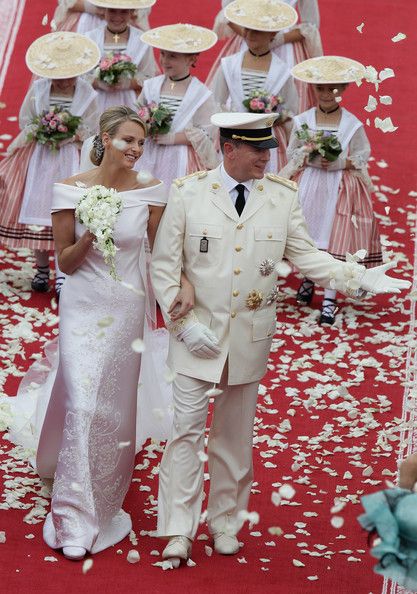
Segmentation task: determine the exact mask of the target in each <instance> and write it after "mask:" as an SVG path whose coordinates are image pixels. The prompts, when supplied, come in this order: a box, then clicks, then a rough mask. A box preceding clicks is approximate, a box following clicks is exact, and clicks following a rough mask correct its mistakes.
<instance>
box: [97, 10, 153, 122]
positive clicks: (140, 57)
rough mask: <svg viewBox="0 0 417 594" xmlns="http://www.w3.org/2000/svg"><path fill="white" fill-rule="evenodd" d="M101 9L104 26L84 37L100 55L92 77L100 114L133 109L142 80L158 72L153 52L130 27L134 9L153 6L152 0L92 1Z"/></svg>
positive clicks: (139, 32) (139, 34) (137, 30)
mask: <svg viewBox="0 0 417 594" xmlns="http://www.w3.org/2000/svg"><path fill="white" fill-rule="evenodd" d="M92 3H93V4H95V5H97V6H100V7H102V8H103V9H104V23H103V24H101V25H100V26H99V27H97V28H96V29H93V30H91V31H87V33H86V35H87V37H89V38H90V39H92V40H94V41H95V42H96V43H97V45H98V46H99V48H100V51H101V57H102V59H101V62H100V65H99V68H98V69H96V70H95V71H94V72H92V73H91V82H92V84H93V87H94V88H96V89H97V91H98V101H99V107H100V110H101V111H102V110H104V109H106V108H107V107H110V106H112V105H127V106H128V107H130V108H131V109H135V105H136V100H137V95H138V93H140V91H141V89H142V86H143V82H144V80H145V79H147V78H149V77H152V76H155V74H156V73H157V72H158V67H157V65H156V62H155V59H154V56H153V52H152V49H151V48H150V47H149V45H147V44H146V43H143V42H142V41H141V34H142V31H141V30H140V29H138V28H137V27H133V26H132V25H131V24H129V23H130V22H131V20H132V16H133V13H134V9H135V8H136V9H138V8H141V7H142V8H144V7H146V6H151V5H152V4H154V1H153V0H92Z"/></svg>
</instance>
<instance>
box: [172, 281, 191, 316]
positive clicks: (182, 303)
mask: <svg viewBox="0 0 417 594" xmlns="http://www.w3.org/2000/svg"><path fill="white" fill-rule="evenodd" d="M184 280H185V279H183V280H182V281H181V282H182V286H181V289H180V290H179V291H178V293H177V295H176V297H175V299H174V301H173V302H172V303H171V306H170V308H169V310H168V314H169V315H170V317H171V321H172V322H175V321H176V320H180V319H181V318H183V317H184V316H186V315H187V313H188V312H189V311H191V310H192V309H193V308H194V287H193V285H192V284H191V283H190V282H188V281H185V282H184Z"/></svg>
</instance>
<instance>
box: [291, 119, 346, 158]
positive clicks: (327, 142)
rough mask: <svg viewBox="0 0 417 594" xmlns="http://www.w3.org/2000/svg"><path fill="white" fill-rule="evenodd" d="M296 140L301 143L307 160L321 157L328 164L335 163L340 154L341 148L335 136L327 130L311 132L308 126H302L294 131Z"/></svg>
mask: <svg viewBox="0 0 417 594" xmlns="http://www.w3.org/2000/svg"><path fill="white" fill-rule="evenodd" d="M296 134H297V138H298V140H301V141H303V143H304V144H303V149H304V150H305V152H306V153H307V155H308V160H309V161H310V162H311V161H314V159H316V158H317V157H323V159H326V161H329V163H332V162H333V161H336V159H337V158H338V156H339V155H340V153H341V152H342V146H341V144H340V142H339V139H338V138H337V136H336V134H333V133H332V132H329V130H317V131H316V132H311V130H309V128H308V124H302V125H301V129H300V130H297V131H296Z"/></svg>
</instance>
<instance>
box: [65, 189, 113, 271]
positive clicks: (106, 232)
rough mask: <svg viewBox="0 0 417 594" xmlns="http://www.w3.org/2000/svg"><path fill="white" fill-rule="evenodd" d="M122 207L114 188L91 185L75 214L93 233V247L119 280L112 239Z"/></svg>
mask: <svg viewBox="0 0 417 594" xmlns="http://www.w3.org/2000/svg"><path fill="white" fill-rule="evenodd" d="M122 209H123V204H122V199H121V197H120V194H119V193H118V192H117V191H116V190H115V189H114V188H105V187H104V186H100V185H97V186H92V187H91V188H88V190H87V192H86V193H85V194H84V195H83V196H82V197H81V199H80V200H79V202H78V204H77V206H76V208H75V216H76V217H77V219H78V220H79V221H80V223H81V224H82V225H84V226H85V227H86V228H87V229H88V230H89V231H90V232H91V233H92V234H93V235H95V240H94V243H93V247H94V248H95V249H97V250H99V251H100V252H101V253H102V254H103V258H104V261H105V263H106V264H107V265H108V266H109V268H110V276H111V277H112V278H114V280H119V278H118V276H117V274H116V266H115V257H116V252H117V249H118V248H117V247H116V245H115V243H114V239H113V231H114V226H115V224H116V220H117V217H118V215H119V214H120V213H121V211H122Z"/></svg>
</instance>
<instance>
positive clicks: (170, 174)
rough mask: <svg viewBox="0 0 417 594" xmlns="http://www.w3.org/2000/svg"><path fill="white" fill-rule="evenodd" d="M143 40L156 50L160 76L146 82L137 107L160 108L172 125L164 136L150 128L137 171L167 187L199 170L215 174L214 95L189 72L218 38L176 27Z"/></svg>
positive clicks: (154, 32)
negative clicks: (159, 106) (211, 119)
mask: <svg viewBox="0 0 417 594" xmlns="http://www.w3.org/2000/svg"><path fill="white" fill-rule="evenodd" d="M142 41H144V42H145V43H147V44H149V45H151V46H153V47H155V48H158V49H159V50H160V63H161V67H162V70H163V74H162V75H160V76H156V77H154V78H150V79H147V80H145V82H144V85H143V89H142V93H141V94H140V97H139V100H138V104H139V108H140V107H141V106H145V107H146V106H149V104H156V105H160V104H161V105H163V106H164V107H165V108H167V109H168V110H169V112H170V114H171V117H172V120H171V122H170V124H169V131H168V132H166V133H158V132H157V131H155V129H154V128H152V127H151V135H150V136H149V137H148V138H147V139H146V147H145V152H144V156H143V157H142V159H141V162H140V167H141V168H143V169H145V170H150V171H152V173H153V174H154V175H156V176H157V177H158V178H159V179H162V180H163V181H164V182H165V183H167V184H170V183H171V182H172V181H173V179H175V178H177V177H182V176H184V175H188V174H190V173H193V172H196V171H199V170H201V169H213V168H214V167H216V166H217V165H218V163H219V162H220V155H219V153H218V151H217V150H216V148H215V140H214V136H215V130H214V128H213V127H212V125H211V123H210V118H211V116H212V115H213V114H214V113H215V111H216V105H215V101H214V98H213V95H212V92H211V91H210V90H209V89H208V88H207V87H206V86H205V85H204V84H203V83H202V82H200V81H199V80H198V78H197V77H195V76H193V75H192V74H191V69H192V68H193V67H194V66H195V64H196V61H197V58H198V54H199V53H200V52H203V51H206V50H208V49H209V48H211V47H212V46H213V45H214V44H215V43H216V41H217V36H216V35H215V34H214V33H213V32H212V31H210V30H209V29H205V28H204V27H197V26H195V25H189V24H175V25H166V26H164V27H158V28H156V29H151V30H150V31H147V32H146V33H144V34H143V35H142ZM139 113H140V112H139Z"/></svg>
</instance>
